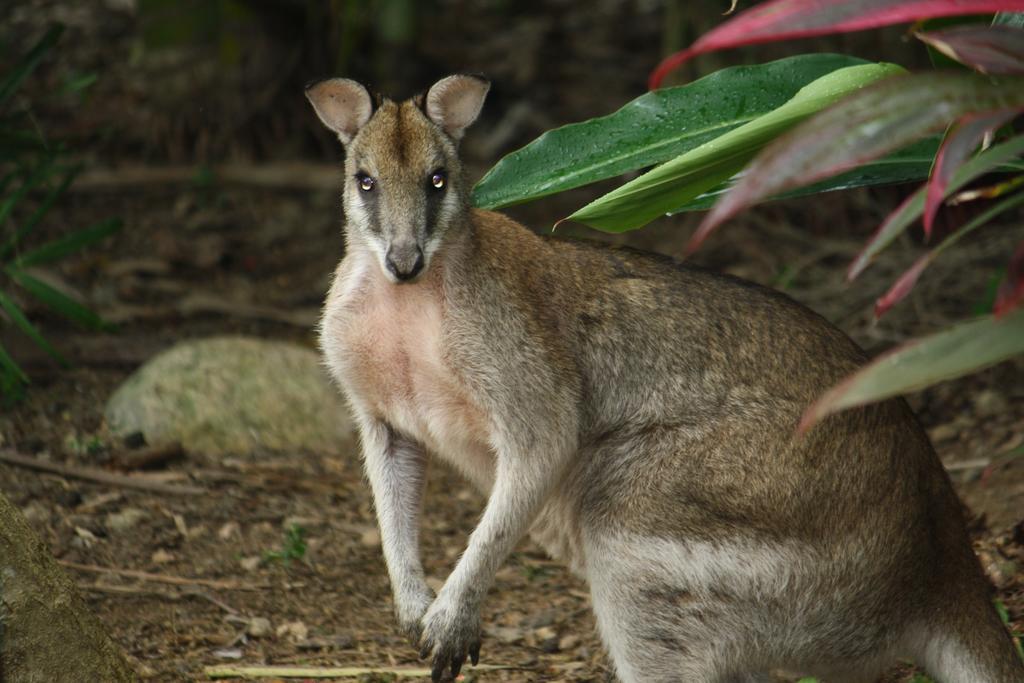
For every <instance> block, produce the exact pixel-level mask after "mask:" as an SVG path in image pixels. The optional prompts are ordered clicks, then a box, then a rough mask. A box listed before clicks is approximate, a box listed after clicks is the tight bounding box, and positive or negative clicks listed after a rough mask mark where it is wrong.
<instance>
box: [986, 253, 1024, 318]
mask: <svg viewBox="0 0 1024 683" xmlns="http://www.w3.org/2000/svg"><path fill="white" fill-rule="evenodd" d="M1022 303H1024V242H1021V243H1020V244H1018V245H1017V250H1016V251H1015V252H1013V258H1011V259H1010V266H1009V268H1008V269H1007V273H1006V280H1005V281H1004V282H1003V284H1002V285H1000V287H999V292H998V293H997V294H996V305H995V307H994V309H993V311H992V312H993V313H995V315H996V317H997V318H1001V317H1002V316H1004V315H1006V314H1007V313H1009V312H1010V311H1012V310H1013V309H1015V308H1017V307H1018V306H1020V305H1021V304H1022Z"/></svg>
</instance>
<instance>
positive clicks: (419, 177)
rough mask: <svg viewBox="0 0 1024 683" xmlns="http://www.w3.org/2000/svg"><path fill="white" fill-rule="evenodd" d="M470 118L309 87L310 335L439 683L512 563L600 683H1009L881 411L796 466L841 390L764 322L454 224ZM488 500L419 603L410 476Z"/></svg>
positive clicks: (473, 84) (750, 297)
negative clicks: (556, 610) (882, 676)
mask: <svg viewBox="0 0 1024 683" xmlns="http://www.w3.org/2000/svg"><path fill="white" fill-rule="evenodd" d="M488 88H489V83H488V81H486V80H484V79H482V78H478V77H475V76H465V75H456V76H449V77H447V78H444V79H442V80H440V81H438V82H437V83H436V84H434V85H433V86H432V87H431V88H430V89H429V90H428V91H427V92H426V93H425V94H423V95H420V96H417V97H414V98H412V99H410V100H407V101H403V102H395V101H392V100H388V99H383V98H380V97H376V96H371V94H370V92H369V91H368V90H367V89H366V88H364V87H363V86H362V85H360V84H358V83H356V82H355V81H352V80H347V79H342V78H335V79H330V80H325V81H321V82H319V83H316V84H314V85H312V86H310V87H309V88H308V89H307V91H306V95H307V97H308V98H309V100H310V102H311V103H312V104H313V107H314V108H315V110H316V113H317V114H318V116H319V117H320V119H321V120H322V121H323V123H324V124H326V125H327V127H328V128H330V129H331V130H332V131H334V132H335V133H336V134H337V135H338V137H339V139H340V140H341V142H342V144H343V145H344V146H345V148H346V155H345V177H344V186H343V203H344V214H345V219H346V252H345V256H344V259H343V260H342V261H341V264H340V265H339V266H338V269H337V272H336V274H335V277H334V282H333V285H332V287H331V289H330V292H329V294H328V296H327V301H326V304H325V307H324V311H323V319H322V321H321V327H320V343H321V346H322V350H323V353H324V356H325V357H326V362H327V364H328V366H329V368H330V370H331V372H332V374H333V376H334V377H335V378H336V380H337V381H338V383H339V384H340V385H341V387H342V389H343V391H344V393H345V394H346V396H347V399H348V401H349V403H350V404H351V408H352V410H353V413H354V415H355V417H356V419H357V421H358V424H359V429H360V433H361V437H362V447H363V459H364V464H365V469H366V473H367V475H368V478H369V481H370V485H371V487H372V489H373V496H374V502H375V507H376V512H377V517H378V521H379V524H380V530H381V538H382V542H383V550H384V557H385V560H386V562H387V567H388V572H389V574H390V577H391V583H392V588H393V591H394V604H395V609H396V612H397V617H398V621H399V623H400V625H401V627H402V628H403V630H404V631H405V632H406V633H407V634H408V635H409V636H410V638H411V639H412V640H413V642H414V644H416V646H417V647H419V648H420V649H421V653H420V654H421V656H422V657H428V656H429V657H432V666H433V679H434V681H438V680H440V679H441V678H442V677H446V676H448V675H449V674H450V675H452V676H456V675H458V672H459V670H460V668H461V666H462V665H463V663H464V662H465V660H466V658H467V656H468V657H469V658H470V659H471V660H472V661H473V663H476V662H477V660H478V656H479V651H480V606H481V602H482V600H483V599H484V596H485V594H486V593H487V591H488V588H489V586H490V585H491V583H492V580H493V578H494V574H495V572H496V570H497V569H498V568H499V567H500V566H501V564H502V563H503V562H504V561H505V559H506V558H507V557H508V555H509V553H510V552H511V551H512V550H513V548H514V546H515V545H516V544H517V542H518V541H519V540H520V539H521V538H522V537H523V536H524V535H525V534H526V533H527V532H529V533H531V534H532V536H533V537H534V538H535V539H536V540H537V541H538V542H539V543H540V544H542V545H543V546H544V547H545V549H546V550H547V551H548V552H550V553H551V555H552V556H554V557H555V558H559V559H561V560H564V561H565V562H566V563H568V565H569V566H570V567H571V568H572V570H574V571H575V572H577V573H578V574H579V575H580V576H582V577H584V578H585V579H586V580H587V581H588V583H589V586H590V591H591V597H592V601H593V606H594V610H595V612H596V614H597V622H598V627H599V629H600V633H601V637H602V639H603V641H604V643H605V645H606V646H607V649H608V652H609V654H610V657H611V660H612V661H613V663H614V666H615V670H616V673H617V675H618V677H619V678H620V679H621V680H622V681H624V682H626V683H631V682H634V681H642V682H643V683H650V682H653V681H686V682H690V681H758V680H770V678H769V677H770V675H771V674H770V673H769V672H773V671H780V670H781V671H787V672H793V673H797V674H807V675H813V676H818V677H820V678H822V679H824V680H827V681H867V680H872V678H873V677H874V676H876V675H877V674H878V673H879V672H880V671H881V670H882V669H883V668H885V667H886V666H887V665H888V664H890V663H891V662H893V661H894V660H895V659H897V658H901V657H907V658H910V659H913V660H914V661H916V662H917V663H919V664H920V665H922V666H923V667H924V668H925V669H926V670H927V671H928V672H929V673H930V675H932V676H933V677H935V678H936V679H938V680H939V681H941V682H942V683H986V682H991V683H1020V682H1022V681H1024V667H1022V664H1021V662H1020V661H1018V659H1017V655H1016V653H1015V652H1014V648H1013V645H1012V642H1011V640H1010V637H1009V635H1008V633H1007V631H1006V629H1005V628H1004V626H1003V625H1002V623H1001V622H1000V619H999V617H998V615H997V613H996V611H995V609H994V607H993V605H992V603H991V597H990V594H989V592H990V591H989V587H988V585H987V583H986V581H985V578H984V575H983V574H982V572H981V570H980V567H979V564H978V562H977V560H976V558H975V556H974V553H973V552H972V550H971V546H970V543H969V541H968V538H967V533H966V531H965V524H964V519H963V515H962V511H961V506H960V503H959V501H958V499H957V497H956V495H955V493H954V491H953V489H952V486H951V484H950V481H949V478H948V477H947V475H946V473H945V471H944V469H943V467H942V464H941V463H940V461H939V459H938V458H937V457H936V455H935V452H934V450H933V449H932V447H931V445H930V443H929V441H928V438H927V436H926V435H925V433H924V431H923V430H922V428H921V427H920V426H919V425H918V423H917V421H916V419H915V418H914V417H913V415H912V414H911V412H910V410H909V408H908V406H907V405H906V403H905V402H904V401H903V400H890V401H885V402H883V403H878V404H875V405H871V406H867V407H863V408H857V409H853V410H847V411H845V412H842V413H839V414H837V415H833V416H831V417H829V418H827V419H825V420H824V421H823V422H822V423H821V424H819V425H818V426H816V427H815V428H813V429H812V430H811V431H810V432H809V433H807V434H805V435H803V436H797V434H796V426H797V423H798V421H799V419H800V416H801V414H802V412H803V410H804V409H805V408H806V407H807V406H808V404H810V403H811V402H812V401H813V400H814V399H815V398H816V397H818V396H819V395H820V394H821V393H822V391H823V390H825V389H827V388H828V387H830V386H832V385H834V384H835V383H836V382H837V381H838V380H839V379H841V378H842V377H844V376H845V375H847V374H849V373H850V372H851V371H853V370H855V369H856V368H857V367H858V366H860V365H861V364H862V363H863V362H864V361H865V356H864V354H863V353H862V352H861V350H860V349H858V348H857V346H856V345H855V344H854V343H853V342H852V341H851V340H850V339H849V338H848V337H847V336H845V335H844V334H843V333H842V332H840V331H839V330H837V329H836V328H835V327H833V326H832V325H830V324H829V323H828V322H826V321H825V320H824V319H823V318H821V317H819V316H818V315H816V314H815V313H813V312H811V311H810V310H808V309H807V308H804V307H803V306H801V305H799V304H797V303H795V302H794V301H792V300H790V299H789V298H787V297H786V296H784V295H782V294H779V293H777V292H774V291H771V290H769V289H765V288H762V287H759V286H757V285H754V284H752V283H748V282H744V281H742V280H739V279H737V278H733V277H728V276H724V275H718V274H715V273H712V272H706V271H704V270H700V269H697V268H692V267H688V266H686V265H679V264H675V263H673V262H671V261H669V260H667V259H660V258H657V257H654V256H649V255H643V254H638V253H633V252H630V251H626V250H621V249H614V248H606V247H598V246H592V245H587V244H582V243H574V242H571V241H558V240H553V239H543V238H541V237H539V236H537V235H535V234H533V233H532V232H530V231H529V230H527V229H526V228H524V227H522V226H521V225H519V224H517V223H515V222H513V221H512V220H510V219H508V218H506V217H504V216H502V215H501V214H497V213H492V212H488V211H481V210H476V209H472V208H471V207H470V204H469V187H470V186H469V184H468V183H467V180H466V177H465V174H464V172H463V168H462V165H461V163H460V161H459V156H458V150H457V147H458V142H459V140H460V138H461V137H462V135H463V132H464V131H465V129H466V127H467V126H469V125H470V124H471V123H472V122H473V121H474V120H475V119H476V117H477V115H478V114H479V112H480V109H481V107H482V106H483V102H484V98H485V96H486V94H487V91H488ZM429 456H437V457H440V458H442V459H444V460H446V461H447V462H448V463H450V464H451V465H452V466H453V467H454V468H455V469H456V470H458V471H459V472H461V473H462V474H463V475H465V477H466V478H467V479H468V480H469V481H470V482H472V484H474V485H475V486H477V487H478V488H479V489H480V490H481V491H483V492H485V493H486V494H487V495H488V500H487V505H486V508H485V510H484V512H483V515H482V517H481V519H480V522H479V525H478V526H477V527H476V529H475V530H474V531H473V533H472V535H471V536H470V538H469V542H468V545H467V547H466V550H465V552H464V554H463V555H462V556H461V558H460V559H459V561H458V563H457V565H456V567H455V569H454V570H453V571H452V573H451V575H450V576H449V577H448V579H447V581H446V582H445V583H444V586H443V588H442V589H441V590H440V592H439V593H438V594H437V596H436V597H435V596H434V594H433V593H432V591H431V590H430V589H429V588H428V587H427V584H426V582H425V581H424V572H423V567H422V565H421V562H420V550H419V516H420V512H421V508H422V506H423V502H422V492H423V483H424V465H425V461H426V459H427V458H428V457H429Z"/></svg>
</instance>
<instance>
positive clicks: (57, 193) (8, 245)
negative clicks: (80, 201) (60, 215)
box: [0, 166, 82, 261]
mask: <svg viewBox="0 0 1024 683" xmlns="http://www.w3.org/2000/svg"><path fill="white" fill-rule="evenodd" d="M81 168H82V167H81V166H73V167H71V168H69V169H68V170H67V171H65V172H64V178H63V179H62V180H61V182H60V184H59V185H57V186H56V187H53V188H50V191H49V192H47V193H46V197H45V198H44V199H43V201H42V203H41V204H40V205H39V206H38V207H37V208H36V210H35V211H33V212H32V215H31V216H29V218H28V220H26V221H25V223H24V224H22V225H21V227H19V228H18V229H17V230H15V231H14V234H12V235H11V236H10V237H8V238H7V240H6V241H5V242H4V244H3V246H0V261H3V260H5V259H6V258H7V257H8V256H10V254H11V252H12V251H14V250H15V249H16V248H17V246H18V243H19V242H20V241H21V240H23V239H24V238H25V237H26V236H27V235H28V234H29V233H31V232H32V231H33V230H34V229H35V227H36V226H37V225H39V221H41V220H42V219H43V216H45V215H46V214H47V213H48V212H49V211H50V209H52V208H53V205H54V204H56V203H57V200H58V199H60V198H61V197H62V196H63V195H64V193H65V192H67V190H68V187H69V186H70V185H71V183H72V182H74V180H75V176H76V175H78V172H79V171H80V170H81ZM45 175H46V174H45V173H44V176H45ZM26 185H27V183H26ZM19 192H21V189H19ZM26 192H27V190H26ZM22 196H24V194H22ZM2 223H3V221H2V220H0V224H2Z"/></svg>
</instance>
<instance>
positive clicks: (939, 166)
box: [924, 109, 1017, 237]
mask: <svg viewBox="0 0 1024 683" xmlns="http://www.w3.org/2000/svg"><path fill="white" fill-rule="evenodd" d="M1016 114H1017V111H1016V110H1014V109H1009V110H1004V111H998V112H994V113H984V114H970V115H968V116H965V117H963V118H962V119H960V120H959V121H958V122H957V123H956V124H954V126H953V128H951V129H950V130H949V132H948V133H947V134H946V137H945V139H944V140H943V141H942V146H941V147H939V151H938V153H937V154H936V155H935V163H934V164H933V165H932V172H931V176H930V177H929V178H928V190H927V195H926V196H925V202H924V234H925V235H926V236H928V237H931V234H932V223H933V222H934V220H935V214H936V213H937V212H938V210H939V205H940V204H941V203H942V198H943V197H945V196H946V188H947V187H948V186H949V179H950V178H952V177H953V174H954V173H955V172H956V170H957V169H958V168H959V167H960V164H962V163H963V162H964V161H966V160H967V158H968V157H969V156H970V155H971V153H972V152H974V150H975V149H977V147H978V145H979V144H981V141H982V139H983V138H984V137H985V135H987V134H988V133H989V132H991V131H993V130H995V129H997V128H999V126H1001V125H1003V124H1004V123H1006V122H1007V121H1009V120H1010V119H1012V118H1013V117H1014V116H1016Z"/></svg>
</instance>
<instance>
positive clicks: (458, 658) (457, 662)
mask: <svg viewBox="0 0 1024 683" xmlns="http://www.w3.org/2000/svg"><path fill="white" fill-rule="evenodd" d="M465 661H466V655H465V654H459V655H455V656H454V657H452V678H456V677H457V676H458V675H459V671H461V670H462V665H463V663H465Z"/></svg>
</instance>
